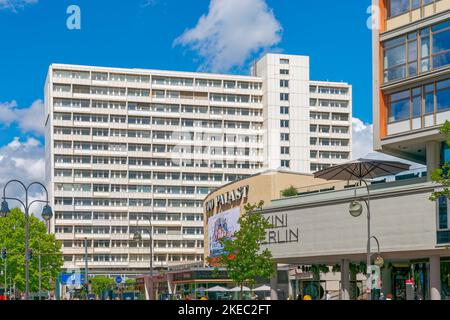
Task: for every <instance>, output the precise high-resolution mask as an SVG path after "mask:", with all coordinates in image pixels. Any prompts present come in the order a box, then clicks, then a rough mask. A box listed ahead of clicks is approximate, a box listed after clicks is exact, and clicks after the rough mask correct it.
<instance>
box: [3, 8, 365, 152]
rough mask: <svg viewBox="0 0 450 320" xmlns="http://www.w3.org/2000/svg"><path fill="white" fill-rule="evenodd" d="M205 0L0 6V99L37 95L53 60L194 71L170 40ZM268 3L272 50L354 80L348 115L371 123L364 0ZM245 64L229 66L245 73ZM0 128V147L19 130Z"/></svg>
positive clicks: (322, 74) (193, 61) (318, 74)
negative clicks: (277, 33)
mask: <svg viewBox="0 0 450 320" xmlns="http://www.w3.org/2000/svg"><path fill="white" fill-rule="evenodd" d="M1 2H2V1H0V3H1ZM209 2H210V1H209V0H195V1H180V0H153V1H148V0H127V1H119V0H85V1H81V0H78V1H64V0H62V1H61V0H58V1H54V0H39V1H38V3H35V4H29V5H25V6H24V7H22V8H20V7H19V8H16V10H15V11H14V10H10V9H3V10H0V41H1V42H0V43H1V47H2V49H1V51H0V52H1V53H0V55H1V59H0V70H1V72H0V103H1V102H3V103H4V102H10V101H13V100H14V101H16V102H17V105H18V107H19V108H20V107H29V106H30V105H31V104H32V103H33V102H34V101H35V100H37V99H43V86H44V82H45V76H46V72H47V68H48V66H49V64H51V63H53V62H55V63H73V64H88V65H102V66H114V67H140V68H154V69H171V70H172V69H173V70H186V71H191V70H197V69H199V67H200V66H201V63H202V59H201V57H200V58H199V56H198V55H197V53H196V52H195V51H194V50H189V48H187V47H185V46H181V45H178V46H174V45H173V42H174V40H175V39H176V38H177V37H178V36H180V35H181V34H182V33H183V31H185V30H186V29H187V28H192V27H194V26H195V25H196V23H197V21H198V19H199V17H200V16H201V15H204V14H207V12H208V6H209ZM70 4H77V5H78V6H79V7H80V9H81V30H68V29H67V28H66V19H67V17H68V14H66V9H67V7H68V6H69V5H70ZM267 4H268V6H269V7H270V8H271V9H272V10H273V13H274V15H275V18H276V19H277V20H278V22H279V23H280V25H281V26H282V28H283V31H282V34H281V41H280V42H279V43H277V44H276V45H274V46H273V47H272V49H274V50H277V51H282V52H285V53H293V54H304V55H309V56H310V57H311V78H312V79H317V80H336V81H341V80H344V81H347V82H349V83H351V84H353V86H354V116H355V117H357V118H360V119H361V120H363V121H364V122H371V48H370V45H371V38H370V30H369V29H368V28H367V27H366V20H367V18H368V14H367V13H366V9H367V7H368V6H369V5H370V0H347V1H345V2H337V1H333V0H328V1H307V0H268V1H267ZM259 54H260V53H257V54H254V55H252V56H250V57H249V60H251V59H252V58H257V57H258V55H259ZM247 65H248V64H245V65H244V67H237V68H233V69H232V70H230V71H231V72H234V73H247V72H248V71H247V70H248V69H247ZM0 126H1V125H0ZM0 128H1V127H0ZM0 130H1V135H0V145H2V144H5V143H7V142H9V141H10V140H11V138H12V137H14V136H21V135H23V132H21V130H20V129H19V128H18V127H17V124H14V123H13V124H12V125H10V126H8V127H7V128H6V127H4V126H3V128H1V129H0ZM33 135H34V134H33ZM35 136H38V135H35Z"/></svg>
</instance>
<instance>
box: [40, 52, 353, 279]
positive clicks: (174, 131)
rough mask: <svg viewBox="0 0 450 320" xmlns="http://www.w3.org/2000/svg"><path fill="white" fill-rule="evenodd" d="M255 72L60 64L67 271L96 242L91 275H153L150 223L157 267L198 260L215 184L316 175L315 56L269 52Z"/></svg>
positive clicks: (57, 92)
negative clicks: (205, 204) (260, 174)
mask: <svg viewBox="0 0 450 320" xmlns="http://www.w3.org/2000/svg"><path fill="white" fill-rule="evenodd" d="M281 70H289V74H280V72H283V73H285V71H281ZM253 72H254V74H255V76H238V75H218V74H204V73H187V72H174V71H158V70H142V69H117V68H103V67H91V66H75V65H60V64H53V65H51V66H50V69H49V73H48V76H47V83H46V88H45V95H46V97H45V105H46V177H47V186H48V188H49V192H50V194H51V197H52V202H53V205H54V211H55V217H54V219H53V221H52V224H51V228H52V231H53V232H55V234H56V236H57V239H59V240H61V241H62V242H63V253H64V260H65V263H64V267H65V268H83V267H84V239H85V238H87V241H88V261H89V269H90V272H99V273H100V272H104V273H122V274H136V273H142V272H145V270H148V268H149V265H150V263H149V262H150V250H149V249H150V228H151V226H152V227H153V248H154V250H153V266H154V267H155V268H161V267H167V266H172V265H177V264H186V263H192V262H199V261H201V260H202V259H203V221H202V200H203V199H204V197H205V196H206V195H207V194H208V193H209V192H210V190H212V189H214V188H216V187H219V186H221V185H222V184H224V183H226V182H230V181H234V180H236V179H240V178H243V177H245V176H248V175H251V174H254V173H256V172H257V171H259V170H262V169H267V168H268V169H276V168H279V167H280V166H284V167H289V168H290V169H291V170H294V171H300V172H309V170H310V159H309V156H310V148H309V143H310V139H309V138H310V136H309V128H310V119H309V117H310V114H309V101H310V92H309V91H310V90H309V84H310V81H309V59H308V57H301V56H291V55H273V54H270V55H267V56H265V57H264V58H262V59H261V60H260V61H259V62H257V63H256V65H255V67H254V70H253ZM282 80H288V81H287V82H286V81H282ZM340 85H341V86H343V87H345V88H348V85H344V84H340ZM285 94H288V95H285ZM350 96H351V94H349V95H348V96H346V97H347V98H348V99H350ZM349 106H351V104H349ZM281 107H288V109H287V113H286V109H283V110H282V109H281ZM347 110H348V112H349V113H350V114H351V108H348V109H347ZM350 118H351V115H350ZM286 121H287V122H286ZM350 131H351V130H350ZM283 133H284V136H283V137H285V138H286V139H282V136H281V135H282V134H283ZM282 140H285V141H282ZM332 162H333V161H330V162H329V163H332ZM149 219H151V220H152V223H151V225H150V222H149ZM136 231H137V232H140V233H141V234H142V237H143V243H142V242H140V243H138V242H136V241H134V240H133V234H134V233H135V232H136Z"/></svg>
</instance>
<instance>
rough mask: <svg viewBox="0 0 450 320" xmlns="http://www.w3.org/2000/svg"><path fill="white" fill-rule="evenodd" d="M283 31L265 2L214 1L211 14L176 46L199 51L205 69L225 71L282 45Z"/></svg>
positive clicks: (181, 38)
mask: <svg viewBox="0 0 450 320" xmlns="http://www.w3.org/2000/svg"><path fill="white" fill-rule="evenodd" d="M281 32H282V27H281V25H280V23H279V22H278V21H277V19H276V18H275V16H274V14H273V12H272V10H271V9H270V8H269V7H268V6H267V3H266V1H265V0H211V2H210V4H209V12H208V13H207V14H206V15H203V16H201V17H200V19H199V20H198V22H197V25H196V26H195V27H194V28H192V29H188V30H186V31H185V32H184V33H183V34H182V35H181V36H180V37H178V38H177V39H175V41H174V45H183V46H189V47H190V48H191V49H193V50H195V51H197V53H198V55H199V56H200V57H201V58H202V59H203V64H202V66H201V67H200V69H201V70H204V71H213V72H225V71H229V70H230V69H232V68H234V67H241V66H243V65H244V63H245V62H246V61H247V59H248V58H249V57H250V56H251V55H252V54H257V53H259V52H261V51H263V50H267V49H269V48H270V47H272V46H274V45H276V44H277V43H279V42H280V40H281Z"/></svg>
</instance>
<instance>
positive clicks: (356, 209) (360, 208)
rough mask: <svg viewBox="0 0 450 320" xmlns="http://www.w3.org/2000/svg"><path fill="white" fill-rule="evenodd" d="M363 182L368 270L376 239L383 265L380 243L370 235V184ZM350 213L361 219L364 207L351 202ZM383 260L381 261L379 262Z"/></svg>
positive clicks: (356, 202)
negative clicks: (365, 193)
mask: <svg viewBox="0 0 450 320" xmlns="http://www.w3.org/2000/svg"><path fill="white" fill-rule="evenodd" d="M360 181H361V182H364V184H365V185H366V189H367V200H366V199H360V201H363V202H364V203H365V204H366V207H367V261H366V262H367V270H368V268H369V266H370V265H371V257H372V255H373V254H372V253H371V245H370V241H371V239H374V240H375V241H376V242H377V246H378V257H377V260H378V263H381V260H382V258H381V256H380V242H379V241H378V239H377V237H375V236H372V235H371V234H370V190H369V185H368V183H367V182H366V181H365V180H363V179H361V180H360ZM355 194H356V189H355ZM348 211H349V213H350V215H351V216H353V217H355V218H356V217H359V216H360V215H361V213H362V211H363V206H362V205H361V202H359V201H357V200H353V201H352V202H350V207H349V210H348ZM379 259H381V260H379ZM367 270H366V273H367V277H368V278H369V274H368V272H367ZM367 299H368V300H371V295H370V294H369V295H368V297H367Z"/></svg>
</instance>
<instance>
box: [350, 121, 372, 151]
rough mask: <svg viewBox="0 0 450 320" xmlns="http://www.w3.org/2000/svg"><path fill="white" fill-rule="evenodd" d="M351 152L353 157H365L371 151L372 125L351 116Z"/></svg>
mask: <svg viewBox="0 0 450 320" xmlns="http://www.w3.org/2000/svg"><path fill="white" fill-rule="evenodd" d="M352 130H353V132H352V135H353V137H352V138H353V141H352V144H353V145H352V153H353V159H360V158H365V157H366V156H367V155H368V154H369V153H373V152H374V151H373V125H371V124H368V123H364V122H363V121H361V120H360V119H358V118H352Z"/></svg>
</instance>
